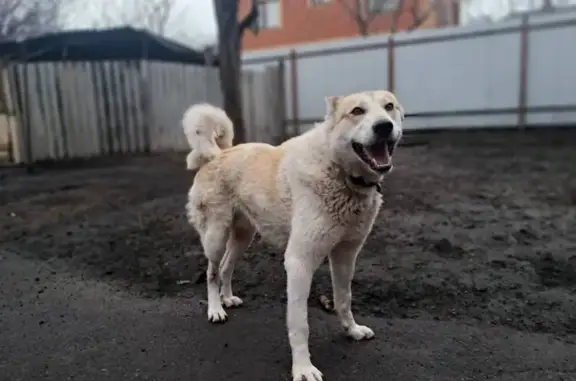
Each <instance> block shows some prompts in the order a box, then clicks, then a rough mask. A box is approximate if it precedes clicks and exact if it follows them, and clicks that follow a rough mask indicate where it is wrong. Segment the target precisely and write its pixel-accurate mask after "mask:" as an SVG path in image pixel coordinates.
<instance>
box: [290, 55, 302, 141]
mask: <svg viewBox="0 0 576 381" xmlns="http://www.w3.org/2000/svg"><path fill="white" fill-rule="evenodd" d="M297 59H298V57H297V56H296V50H294V49H292V50H291V51H290V84H291V89H292V93H291V94H290V95H291V100H292V123H293V127H294V130H295V131H294V135H298V134H299V133H300V116H299V115H298V67H297Z"/></svg>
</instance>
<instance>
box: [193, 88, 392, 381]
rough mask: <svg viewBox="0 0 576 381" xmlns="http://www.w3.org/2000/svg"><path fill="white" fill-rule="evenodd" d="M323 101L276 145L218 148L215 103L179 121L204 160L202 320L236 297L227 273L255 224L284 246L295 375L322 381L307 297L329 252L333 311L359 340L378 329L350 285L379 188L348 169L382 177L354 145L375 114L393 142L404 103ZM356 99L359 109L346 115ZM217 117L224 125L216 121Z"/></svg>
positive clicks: (221, 315) (378, 97)
mask: <svg viewBox="0 0 576 381" xmlns="http://www.w3.org/2000/svg"><path fill="white" fill-rule="evenodd" d="M390 102H392V103H393V104H394V105H395V108H394V110H392V111H389V112H387V111H386V110H385V108H384V105H385V104H387V103H390ZM327 106H328V111H327V115H326V118H325V120H324V122H322V123H319V124H317V125H316V126H315V127H314V128H313V129H311V130H310V131H308V132H306V133H304V134H302V135H300V136H297V137H295V138H292V139H290V140H288V141H286V142H284V143H283V144H281V145H280V146H277V147H274V146H271V145H268V144H262V143H247V144H241V145H238V146H235V147H232V148H228V149H224V150H221V148H222V147H223V146H222V145H220V143H218V140H217V139H212V137H213V136H220V139H223V140H224V141H226V142H229V141H231V140H232V135H231V134H232V130H231V128H230V125H231V123H230V121H229V120H227V119H226V120H224V119H223V118H221V116H222V112H221V111H220V110H218V111H215V108H212V107H210V108H209V107H196V108H194V107H193V108H191V109H190V110H189V112H188V114H187V117H185V120H186V121H201V122H198V123H199V124H194V123H190V124H188V123H185V126H186V127H185V128H186V129H187V136H188V139H189V141H190V145H191V146H192V147H193V149H194V151H193V153H194V154H195V155H196V156H195V157H194V160H193V161H192V165H190V163H189V167H196V166H198V165H201V164H200V163H204V164H203V165H201V166H200V170H199V171H198V173H197V175H196V177H195V179H194V184H193V185H192V187H191V189H190V192H189V194H188V203H187V205H186V208H187V213H188V219H189V221H190V223H191V224H192V225H193V226H194V227H195V229H196V230H197V231H198V233H199V235H200V238H201V242H202V245H203V248H204V251H205V254H206V257H207V258H208V269H207V289H208V319H209V320H210V321H212V322H222V321H225V320H226V318H227V315H226V312H225V311H224V308H223V305H224V306H225V307H233V306H239V305H241V304H242V300H241V299H240V298H238V297H237V296H235V295H234V294H233V293H232V287H231V279H232V272H233V270H234V264H235V261H236V259H237V258H239V257H240V256H241V255H242V253H243V251H244V250H245V249H246V248H247V247H248V246H249V245H250V243H251V241H252V238H253V237H254V234H255V232H256V230H258V231H259V232H260V234H261V235H262V237H263V239H265V240H267V241H268V242H271V243H273V244H275V245H277V246H278V247H286V250H285V259H284V268H285V270H286V273H287V295H288V305H287V326H288V334H289V340H290V346H291V349H292V376H293V379H294V381H302V380H303V379H306V380H307V381H320V380H321V379H322V373H321V372H320V371H319V370H318V369H317V368H316V367H314V365H312V362H311V360H310V352H309V349H308V336H309V329H308V319H307V316H308V310H307V299H308V296H309V293H310V286H311V282H312V277H313V274H314V272H315V270H316V269H317V268H318V267H319V266H320V264H321V263H322V261H323V260H324V258H325V257H327V256H328V257H329V260H330V271H331V276H332V285H333V294H334V306H335V310H336V312H337V315H338V317H339V320H340V323H341V325H342V326H343V327H344V328H345V330H346V333H347V335H349V336H350V337H352V338H353V339H355V340H362V339H369V338H372V337H373V336H374V332H373V331H372V330H371V329H370V328H368V327H366V326H363V325H359V324H357V323H356V321H355V319H354V316H353V314H352V310H351V299H352V293H351V288H350V287H351V281H352V277H353V274H354V267H355V263H356V257H357V255H358V253H359V251H360V249H361V248H362V246H363V244H364V241H365V240H366V237H367V236H368V233H369V232H370V230H371V228H372V225H373V223H374V219H375V218H376V215H377V213H378V210H379V208H380V205H381V202H382V201H381V196H380V194H378V193H377V191H376V189H375V187H365V186H358V185H355V184H354V182H351V181H350V176H355V177H358V176H360V177H362V178H364V179H365V180H366V181H369V182H379V181H381V180H382V177H383V175H382V174H380V173H376V172H374V171H373V170H372V169H371V168H370V167H369V166H368V165H367V164H365V163H364V162H363V161H362V160H360V159H359V157H358V156H357V154H356V153H355V152H354V151H353V150H352V148H351V142H352V141H356V142H359V143H365V144H369V143H370V142H371V141H372V140H373V139H374V138H375V137H374V132H373V128H372V127H373V125H374V124H375V123H377V122H381V121H391V122H392V123H393V130H392V133H391V135H390V139H391V140H392V139H393V140H394V141H396V143H397V141H398V140H399V139H400V137H401V135H402V128H401V125H402V120H403V109H402V107H401V106H400V104H399V103H398V102H397V100H396V98H395V97H394V95H393V94H391V93H390V92H387V91H371V92H363V93H356V94H352V95H348V96H345V97H330V98H328V99H327ZM357 106H360V107H362V108H363V109H364V110H365V113H364V114H363V115H354V113H352V112H351V110H352V109H354V108H355V107H357ZM216 120H219V121H220V123H221V124H217V123H212V122H213V121H216ZM205 121H209V123H208V122H205ZM210 128H212V130H210ZM192 131H200V132H201V133H200V134H198V135H196V134H193V133H192ZM219 134H220V135H219Z"/></svg>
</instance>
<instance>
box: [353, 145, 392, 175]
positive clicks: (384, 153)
mask: <svg viewBox="0 0 576 381" xmlns="http://www.w3.org/2000/svg"><path fill="white" fill-rule="evenodd" d="M394 146H395V144H394V141H391V140H381V141H379V142H376V143H374V144H371V145H363V144H360V143H357V142H352V149H353V150H354V152H356V155H358V157H359V158H360V159H362V161H363V162H365V163H366V164H368V165H369V166H370V168H372V169H373V170H374V171H376V172H381V173H386V172H389V171H390V169H392V153H393V152H394Z"/></svg>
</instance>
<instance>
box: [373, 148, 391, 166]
mask: <svg viewBox="0 0 576 381" xmlns="http://www.w3.org/2000/svg"><path fill="white" fill-rule="evenodd" d="M372 157H373V158H374V161H375V162H376V164H378V165H386V164H390V152H388V147H386V146H384V147H383V148H382V149H379V150H377V151H372Z"/></svg>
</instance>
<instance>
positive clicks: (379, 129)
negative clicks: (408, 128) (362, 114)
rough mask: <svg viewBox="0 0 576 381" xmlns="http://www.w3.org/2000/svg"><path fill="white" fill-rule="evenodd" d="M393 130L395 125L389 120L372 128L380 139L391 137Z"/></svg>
mask: <svg viewBox="0 0 576 381" xmlns="http://www.w3.org/2000/svg"><path fill="white" fill-rule="evenodd" d="M393 128H394V125H393V124H392V122H390V121H389V120H382V121H380V122H377V123H376V124H374V125H373V126H372V130H373V131H374V134H376V136H378V137H379V138H388V136H390V134H391V133H392V129H393Z"/></svg>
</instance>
